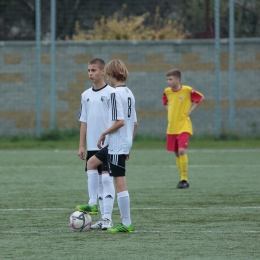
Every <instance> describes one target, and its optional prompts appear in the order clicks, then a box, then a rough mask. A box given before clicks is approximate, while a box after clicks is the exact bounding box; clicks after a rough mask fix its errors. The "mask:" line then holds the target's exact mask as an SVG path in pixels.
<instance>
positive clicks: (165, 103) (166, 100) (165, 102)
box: [162, 92, 168, 106]
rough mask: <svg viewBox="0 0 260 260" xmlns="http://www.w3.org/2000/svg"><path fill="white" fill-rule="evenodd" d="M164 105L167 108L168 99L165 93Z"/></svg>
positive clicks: (163, 96)
mask: <svg viewBox="0 0 260 260" xmlns="http://www.w3.org/2000/svg"><path fill="white" fill-rule="evenodd" d="M162 103H163V105H164V106H166V105H167V103H168V99H167V96H166V94H165V92H164V93H163V95H162Z"/></svg>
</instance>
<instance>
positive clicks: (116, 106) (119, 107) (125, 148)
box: [108, 85, 137, 154]
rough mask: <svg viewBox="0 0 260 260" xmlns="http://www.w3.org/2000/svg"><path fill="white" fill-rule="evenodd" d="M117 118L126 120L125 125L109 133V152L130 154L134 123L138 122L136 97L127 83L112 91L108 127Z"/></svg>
mask: <svg viewBox="0 0 260 260" xmlns="http://www.w3.org/2000/svg"><path fill="white" fill-rule="evenodd" d="M117 120H124V121H125V125H124V126H122V127H121V128H119V129H118V130H117V131H115V132H113V133H111V134H109V146H108V153H109V154H129V152H130V149H131V147H132V143H133V132H134V123H135V122H137V118H136V111H135V98H134V95H133V93H132V91H131V90H130V89H129V88H128V87H127V86H125V85H122V86H118V87H117V88H115V89H114V90H113V92H112V93H111V98H110V107H109V122H108V124H109V125H108V127H110V126H111V125H113V124H114V123H115V121H117Z"/></svg>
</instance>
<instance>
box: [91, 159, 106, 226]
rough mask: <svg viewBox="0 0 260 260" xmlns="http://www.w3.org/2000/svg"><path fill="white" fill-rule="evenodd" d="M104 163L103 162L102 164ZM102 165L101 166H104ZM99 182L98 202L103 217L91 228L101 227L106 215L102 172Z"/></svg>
mask: <svg viewBox="0 0 260 260" xmlns="http://www.w3.org/2000/svg"><path fill="white" fill-rule="evenodd" d="M102 165H103V164H102ZM102 165H100V166H102ZM98 177H99V183H98V204H99V210H100V214H101V218H100V219H99V220H98V221H97V222H95V223H94V224H92V225H91V227H90V228H91V229H101V228H102V224H103V221H104V219H103V217H104V206H103V183H102V174H99V176H98Z"/></svg>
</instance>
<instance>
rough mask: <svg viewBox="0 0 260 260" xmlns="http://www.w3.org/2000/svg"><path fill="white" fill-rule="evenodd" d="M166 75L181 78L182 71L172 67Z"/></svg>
mask: <svg viewBox="0 0 260 260" xmlns="http://www.w3.org/2000/svg"><path fill="white" fill-rule="evenodd" d="M166 76H167V77H169V76H174V77H176V78H179V79H181V72H180V71H179V70H178V69H172V70H169V71H168V72H167V73H166Z"/></svg>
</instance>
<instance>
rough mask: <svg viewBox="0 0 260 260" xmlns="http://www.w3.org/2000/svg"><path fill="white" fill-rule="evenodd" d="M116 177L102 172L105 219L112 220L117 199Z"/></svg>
mask: <svg viewBox="0 0 260 260" xmlns="http://www.w3.org/2000/svg"><path fill="white" fill-rule="evenodd" d="M113 180H114V178H113V177H111V176H110V175H109V174H108V173H105V174H104V173H103V174H102V183H103V205H104V219H105V218H107V219H109V220H112V211H113V206H114V201H115V187H114V182H113Z"/></svg>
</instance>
